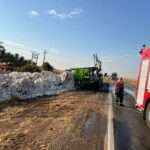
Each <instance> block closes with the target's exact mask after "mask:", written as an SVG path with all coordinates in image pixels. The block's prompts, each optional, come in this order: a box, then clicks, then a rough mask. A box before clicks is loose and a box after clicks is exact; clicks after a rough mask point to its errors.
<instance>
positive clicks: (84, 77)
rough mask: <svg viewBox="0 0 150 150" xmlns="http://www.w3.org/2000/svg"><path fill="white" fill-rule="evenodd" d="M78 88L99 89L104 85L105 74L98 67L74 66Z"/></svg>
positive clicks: (73, 70)
mask: <svg viewBox="0 0 150 150" xmlns="http://www.w3.org/2000/svg"><path fill="white" fill-rule="evenodd" d="M71 71H72V74H73V76H74V81H75V87H76V89H94V90H98V89H99V88H100V87H101V86H102V85H103V75H102V74H101V73H100V70H99V69H98V68H97V67H85V68H72V69H71Z"/></svg>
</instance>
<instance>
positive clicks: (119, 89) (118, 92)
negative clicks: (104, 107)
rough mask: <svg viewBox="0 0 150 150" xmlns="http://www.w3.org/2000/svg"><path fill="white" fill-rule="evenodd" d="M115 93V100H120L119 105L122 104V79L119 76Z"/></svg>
mask: <svg viewBox="0 0 150 150" xmlns="http://www.w3.org/2000/svg"><path fill="white" fill-rule="evenodd" d="M115 94H116V102H118V101H119V102H120V106H123V98H124V81H123V78H122V77H121V78H120V79H119V80H118V81H117V82H116V86H115Z"/></svg>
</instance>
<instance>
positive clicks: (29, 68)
mask: <svg viewBox="0 0 150 150" xmlns="http://www.w3.org/2000/svg"><path fill="white" fill-rule="evenodd" d="M17 71H18V72H31V73H33V72H40V71H41V70H40V68H39V67H38V66H37V65H34V64H26V65H24V66H22V67H20V68H18V69H17Z"/></svg>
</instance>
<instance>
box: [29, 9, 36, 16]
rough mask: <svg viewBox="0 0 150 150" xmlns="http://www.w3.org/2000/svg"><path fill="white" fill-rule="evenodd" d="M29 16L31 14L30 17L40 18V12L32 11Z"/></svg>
mask: <svg viewBox="0 0 150 150" xmlns="http://www.w3.org/2000/svg"><path fill="white" fill-rule="evenodd" d="M28 14H29V16H31V17H35V16H38V15H39V12H38V11H36V10H30V11H29V12H28Z"/></svg>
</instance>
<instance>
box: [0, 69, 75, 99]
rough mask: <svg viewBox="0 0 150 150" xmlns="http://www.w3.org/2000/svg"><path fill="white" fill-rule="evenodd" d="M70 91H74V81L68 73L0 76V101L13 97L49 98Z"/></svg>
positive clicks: (19, 73)
mask: <svg viewBox="0 0 150 150" xmlns="http://www.w3.org/2000/svg"><path fill="white" fill-rule="evenodd" d="M72 89H74V81H73V77H72V74H71V73H70V72H63V73H61V74H55V73H53V72H49V71H44V72H41V73H21V72H12V73H9V74H0V101H4V100H10V99H12V98H14V97H16V98H19V99H30V98H35V97H38V96H49V95H55V94H59V93H61V92H64V91H68V90H72Z"/></svg>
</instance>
